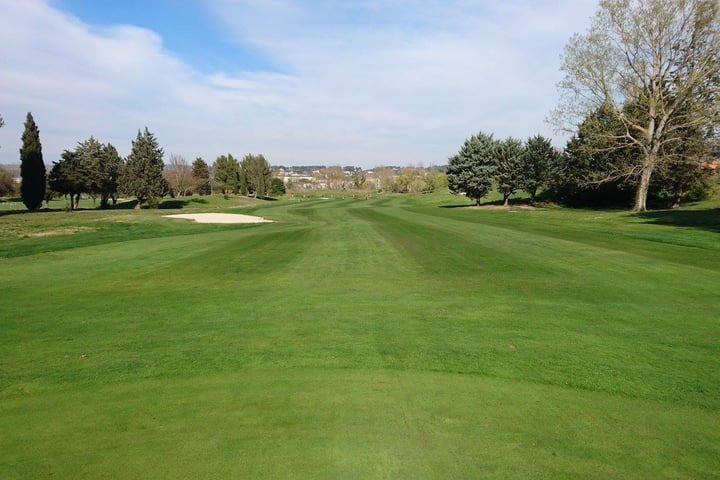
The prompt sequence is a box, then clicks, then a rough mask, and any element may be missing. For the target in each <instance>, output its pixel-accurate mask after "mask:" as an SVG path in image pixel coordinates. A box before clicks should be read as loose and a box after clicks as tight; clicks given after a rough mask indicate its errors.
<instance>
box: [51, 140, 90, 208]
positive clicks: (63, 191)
mask: <svg viewBox="0 0 720 480" xmlns="http://www.w3.org/2000/svg"><path fill="white" fill-rule="evenodd" d="M88 178H89V177H88V173H87V171H86V170H85V167H84V165H83V162H82V156H81V155H80V154H79V153H78V152H77V150H75V151H70V150H65V151H64V152H63V153H62V155H61V158H60V161H58V162H53V167H52V169H51V170H50V175H49V180H48V185H49V187H50V189H51V190H52V191H54V192H57V193H59V194H60V195H67V196H69V197H70V210H75V209H77V207H78V203H79V201H80V195H81V194H82V193H86V192H87V191H88Z"/></svg>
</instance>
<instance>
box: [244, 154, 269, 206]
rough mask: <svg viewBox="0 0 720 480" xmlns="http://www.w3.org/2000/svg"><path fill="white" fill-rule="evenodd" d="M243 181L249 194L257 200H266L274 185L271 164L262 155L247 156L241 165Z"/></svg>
mask: <svg viewBox="0 0 720 480" xmlns="http://www.w3.org/2000/svg"><path fill="white" fill-rule="evenodd" d="M240 178H241V181H242V182H244V183H245V185H247V193H248V194H250V195H253V196H255V197H256V198H258V197H259V198H265V197H266V196H267V194H268V193H269V192H270V189H271V184H272V170H271V169H270V164H269V163H268V161H267V160H266V159H265V157H264V156H263V155H262V154H261V155H245V157H243V160H242V164H241V165H240Z"/></svg>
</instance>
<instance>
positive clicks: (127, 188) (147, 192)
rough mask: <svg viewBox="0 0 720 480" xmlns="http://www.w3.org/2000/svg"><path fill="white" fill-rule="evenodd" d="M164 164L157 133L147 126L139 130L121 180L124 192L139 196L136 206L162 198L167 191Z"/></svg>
mask: <svg viewBox="0 0 720 480" xmlns="http://www.w3.org/2000/svg"><path fill="white" fill-rule="evenodd" d="M163 166H164V164H163V149H162V148H160V145H159V144H158V141H157V139H156V138H155V135H154V134H152V133H150V131H149V130H148V128H147V127H145V131H144V132H140V131H139V130H138V134H137V138H136V139H135V140H133V142H132V149H131V150H130V155H128V158H127V162H126V163H125V166H124V168H123V171H122V174H121V182H120V184H121V186H122V190H123V191H124V192H126V193H127V194H129V195H133V196H134V197H135V198H137V205H136V206H135V208H140V207H141V205H142V204H143V202H145V201H146V200H149V199H154V198H161V197H163V196H164V195H165V194H166V193H167V191H168V186H167V182H166V181H165V178H163Z"/></svg>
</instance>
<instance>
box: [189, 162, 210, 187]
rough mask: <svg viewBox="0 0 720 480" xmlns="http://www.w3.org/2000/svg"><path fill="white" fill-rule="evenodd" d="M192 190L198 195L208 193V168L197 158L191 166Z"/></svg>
mask: <svg viewBox="0 0 720 480" xmlns="http://www.w3.org/2000/svg"><path fill="white" fill-rule="evenodd" d="M192 184H193V186H192V188H193V191H194V192H196V193H198V194H200V195H207V194H209V193H210V168H209V167H208V164H207V163H205V160H203V159H202V158H200V157H198V158H196V159H195V161H194V162H193V164H192Z"/></svg>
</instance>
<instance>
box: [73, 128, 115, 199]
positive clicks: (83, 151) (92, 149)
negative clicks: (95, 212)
mask: <svg viewBox="0 0 720 480" xmlns="http://www.w3.org/2000/svg"><path fill="white" fill-rule="evenodd" d="M75 153H76V154H77V155H78V156H79V157H80V164H81V165H82V171H83V173H84V175H85V176H86V179H85V181H86V188H85V190H83V193H88V194H90V196H92V198H93V201H94V200H95V198H96V197H97V196H100V208H107V207H108V206H109V204H110V199H112V200H113V203H115V202H116V201H117V190H118V179H119V178H118V177H119V175H120V167H121V165H122V159H121V158H120V155H118V153H117V150H116V149H115V147H114V146H112V145H111V144H109V143H108V144H107V145H105V144H102V143H100V142H98V141H97V140H96V139H95V137H92V136H91V137H90V138H89V139H87V140H85V141H84V142H80V143H78V145H77V147H75Z"/></svg>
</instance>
